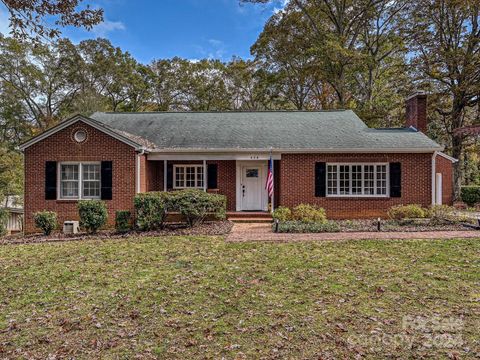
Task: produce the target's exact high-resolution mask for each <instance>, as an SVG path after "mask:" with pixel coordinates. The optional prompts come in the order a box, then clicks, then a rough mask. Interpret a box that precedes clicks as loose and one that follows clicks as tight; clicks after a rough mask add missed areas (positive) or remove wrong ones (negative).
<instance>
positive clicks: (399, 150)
mask: <svg viewBox="0 0 480 360" xmlns="http://www.w3.org/2000/svg"><path fill="white" fill-rule="evenodd" d="M442 150H443V147H442V146H439V147H431V148H418V149H415V148H396V149H392V148H376V149H372V148H362V149H358V148H345V149H335V148H326V149H321V148H305V149H299V148H293V149H288V148H277V149H272V150H271V151H270V150H269V149H263V148H260V149H259V148H249V149H246V148H218V149H216V148H178V149H176V148H164V149H158V148H157V149H151V150H150V151H149V152H150V153H151V154H178V153H252V152H262V153H270V152H273V153H282V154H304V153H332V154H335V153H352V152H355V153H368V154H370V153H387V154H394V153H411V154H413V153H432V152H437V151H442Z"/></svg>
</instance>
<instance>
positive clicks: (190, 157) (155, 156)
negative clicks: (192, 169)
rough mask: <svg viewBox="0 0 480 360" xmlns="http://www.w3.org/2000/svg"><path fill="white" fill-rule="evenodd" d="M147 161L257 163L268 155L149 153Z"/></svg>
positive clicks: (278, 157)
mask: <svg viewBox="0 0 480 360" xmlns="http://www.w3.org/2000/svg"><path fill="white" fill-rule="evenodd" d="M147 157H148V160H150V161H155V160H170V161H175V160H179V161H197V160H202V161H203V160H243V161H257V160H268V159H269V158H270V155H269V154H267V153H255V154H240V153H229V154H228V153H201V152H199V153H192V154H183V153H181V154H173V153H150V154H148V155H147ZM281 158H282V156H281V154H275V155H273V159H274V160H280V159H281Z"/></svg>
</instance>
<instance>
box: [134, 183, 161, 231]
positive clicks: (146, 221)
mask: <svg viewBox="0 0 480 360" xmlns="http://www.w3.org/2000/svg"><path fill="white" fill-rule="evenodd" d="M168 197H169V193H165V192H149V193H144V194H138V195H136V196H135V200H134V204H135V215H136V226H137V227H138V228H139V229H140V230H144V231H148V230H157V229H163V227H164V226H165V218H166V217H167V202H168Z"/></svg>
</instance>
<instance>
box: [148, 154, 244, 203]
mask: <svg viewBox="0 0 480 360" xmlns="http://www.w3.org/2000/svg"><path fill="white" fill-rule="evenodd" d="M168 163H169V164H202V163H203V162H202V161H198V160H196V161H169V162H168ZM207 164H217V165H218V173H217V176H218V190H219V191H218V193H219V194H222V195H225V196H226V197H227V210H228V211H235V200H236V168H235V160H218V161H213V160H208V161H207ZM163 166H164V165H163V160H161V161H155V160H152V161H147V173H148V176H147V189H148V190H147V191H163V189H164V187H163Z"/></svg>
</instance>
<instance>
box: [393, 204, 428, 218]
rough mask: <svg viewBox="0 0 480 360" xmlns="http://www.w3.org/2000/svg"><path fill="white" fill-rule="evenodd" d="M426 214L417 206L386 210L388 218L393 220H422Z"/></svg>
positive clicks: (411, 205)
mask: <svg viewBox="0 0 480 360" xmlns="http://www.w3.org/2000/svg"><path fill="white" fill-rule="evenodd" d="M427 215H428V212H427V211H426V210H425V209H424V208H422V207H421V206H420V205H417V204H410V205H397V206H392V207H391V208H390V209H389V210H388V216H389V217H390V219H393V220H404V219H418V218H424V217H426V216H427Z"/></svg>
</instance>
